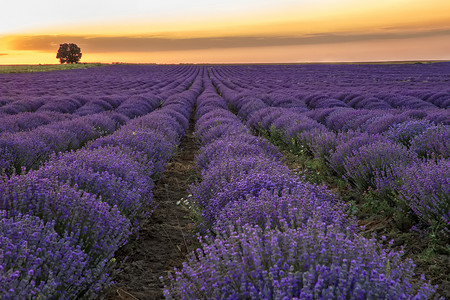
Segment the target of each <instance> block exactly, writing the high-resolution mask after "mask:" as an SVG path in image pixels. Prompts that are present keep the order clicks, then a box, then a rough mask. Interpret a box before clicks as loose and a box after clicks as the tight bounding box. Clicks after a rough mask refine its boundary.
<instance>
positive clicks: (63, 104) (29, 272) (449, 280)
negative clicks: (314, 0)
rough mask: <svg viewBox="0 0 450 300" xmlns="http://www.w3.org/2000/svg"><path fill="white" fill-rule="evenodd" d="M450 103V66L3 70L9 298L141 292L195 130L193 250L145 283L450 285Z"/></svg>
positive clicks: (0, 223) (2, 189)
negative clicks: (132, 259) (154, 238)
mask: <svg viewBox="0 0 450 300" xmlns="http://www.w3.org/2000/svg"><path fill="white" fill-rule="evenodd" d="M449 108H450V63H429V64H419V63H417V64H341V65H339V64H335V65H333V64H299V65H113V66H104V67H98V68H89V69H80V70H65V71H53V72H45V73H32V74H31V73H30V74H0V177H1V180H0V245H1V247H0V299H79V298H86V299H96V298H103V297H106V298H111V299H123V298H122V297H121V294H120V293H119V292H117V294H116V295H115V296H113V295H111V294H109V292H107V291H108V289H111V287H112V288H113V289H114V287H116V288H115V290H117V291H119V290H123V289H124V287H122V286H120V289H119V285H118V284H120V283H121V280H122V279H121V278H123V277H124V275H123V274H124V273H126V272H127V270H129V268H127V267H126V266H125V267H124V266H123V264H125V265H126V264H127V262H126V261H125V262H123V263H122V262H121V263H119V261H118V260H119V256H120V257H122V256H126V255H127V251H129V250H126V249H128V248H127V245H128V246H129V245H130V244H132V243H135V244H139V243H146V242H150V243H151V240H146V238H145V235H143V234H142V228H144V227H146V226H147V227H148V226H149V225H148V224H149V220H152V218H154V215H155V214H156V215H157V214H158V210H160V209H162V208H161V207H163V205H161V203H159V202H158V201H159V200H158V199H159V198H158V197H159V196H158V197H156V196H155V193H156V192H157V191H158V189H161V188H162V187H163V186H166V188H167V183H165V181H164V180H166V181H167V180H169V181H170V180H171V174H172V173H171V172H169V173H168V172H167V169H168V168H169V166H170V165H171V164H173V163H174V160H175V157H176V156H177V155H178V157H179V154H180V153H186V152H187V151H188V150H187V149H186V139H188V138H190V137H191V139H192V141H193V143H195V150H189V151H190V153H189V154H190V155H192V156H193V165H194V166H193V167H192V168H191V167H190V166H189V168H187V167H186V166H187V164H185V165H183V160H177V164H179V165H180V166H181V167H183V166H184V167H185V168H184V169H183V170H184V172H185V173H186V177H189V176H190V177H189V178H191V179H190V185H189V186H187V187H186V188H184V186H183V191H182V192H181V194H180V197H178V194H176V195H177V196H175V198H174V196H170V195H169V194H167V195H169V196H167V197H169V198H170V197H172V198H174V199H170V200H171V201H172V202H173V209H174V210H175V209H181V208H182V209H183V210H182V211H183V212H184V213H185V216H184V217H185V218H186V219H187V220H190V221H192V223H193V224H194V226H193V227H194V228H192V229H191V231H189V232H187V231H186V232H183V231H180V232H179V233H176V231H175V233H173V235H176V234H178V235H179V237H178V238H179V239H180V240H181V241H183V244H184V245H186V247H185V249H184V251H181V250H180V251H179V252H183V253H184V257H183V258H182V260H183V262H182V263H171V262H170V263H167V264H165V265H164V266H161V267H159V269H160V270H158V272H160V273H161V274H164V275H162V276H161V279H160V280H161V283H160V284H159V285H158V284H157V283H154V286H155V290H156V291H155V293H154V294H151V295H152V296H150V294H148V293H147V294H146V293H145V292H142V291H138V290H132V291H131V290H130V291H128V292H127V294H128V295H131V296H132V294H133V293H136V294H137V293H141V294H140V295H142V296H141V297H139V299H141V298H142V299H152V298H154V297H157V298H165V299H433V298H438V297H439V296H443V297H450V277H449V275H448V274H450V268H449V265H450V160H449V158H450V145H449V141H450V111H449ZM189 149H191V148H189ZM183 151H184V152H183ZM192 151H195V152H192ZM294 166H295V167H294ZM181 167H180V168H181ZM192 174H194V175H192ZM172 182H173V183H174V186H177V184H178V179H177V180H175V179H172ZM176 197H178V198H176ZM181 197H182V198H181ZM165 209H167V207H166V208H165ZM170 209H171V208H168V213H167V215H164V216H165V218H162V219H161V221H158V222H160V223H164V222H169V221H170V220H169V219H170V216H169V212H170ZM165 213H166V212H165ZM380 220H381V221H380ZM176 221H177V222H179V220H176ZM158 224H159V223H158ZM373 224H376V226H374V225H373ZM380 224H381V226H380ZM362 225H367V226H365V227H363V226H362ZM372 233H374V234H372ZM375 233H376V234H375ZM158 234H159V233H158ZM160 235H161V236H163V235H165V233H164V232H160ZM171 235H172V234H171ZM138 236H142V237H141V238H140V239H137V237H138ZM186 236H190V237H191V239H192V237H195V238H193V240H196V242H194V243H193V244H192V245H191V246H192V249H189V245H188V243H187V242H186ZM405 237H406V238H405ZM176 239H177V237H175V236H172V237H169V238H168V241H172V240H176ZM399 241H400V242H399ZM194 246H195V247H194ZM133 247H134V246H133ZM158 247H159V246H158ZM158 247H156V248H158ZM160 248H161V247H160ZM172 248H174V249H172ZM124 249H125V250H124ZM170 251H175V252H176V251H178V250H176V247H172V246H169V244H167V245H166V247H164V249H163V252H170ZM119 252H121V254H120V255H119V256H118V255H117V253H119ZM148 255H149V257H147V258H144V260H145V259H147V260H150V261H151V260H152V256H153V254H152V252H148ZM154 255H155V257H157V256H156V255H162V254H157V253H156V252H155V254H154ZM130 256H132V255H131V252H130ZM155 266H159V265H157V264H155ZM169 267H170V271H169V272H168V271H167V269H168V268H169ZM118 269H120V270H122V271H120V272H122V273H121V274H122V275H119V277H117V275H115V274H116V273H117V272H118ZM120 272H119V273H120ZM422 273H424V274H422ZM154 274H156V271H155V270H153V269H149V270H141V269H140V270H139V271H138V272H135V273H134V274H129V275H127V276H128V278H131V279H129V280H136V281H137V280H142V278H150V277H152V276H153V277H155V276H154ZM120 276H122V277H120ZM158 276H159V275H158ZM155 280H159V279H158V278H157V279H155ZM135 289H136V288H135ZM142 289H145V287H142ZM105 295H107V296H105ZM153 295H157V296H153Z"/></svg>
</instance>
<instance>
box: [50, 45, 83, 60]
mask: <svg viewBox="0 0 450 300" xmlns="http://www.w3.org/2000/svg"><path fill="white" fill-rule="evenodd" d="M81 55H82V53H81V49H80V47H78V46H77V45H76V44H74V43H69V44H68V43H64V44H60V45H59V49H58V54H57V55H56V58H59V61H60V62H61V63H62V64H64V63H67V64H73V63H76V64H77V63H78V62H79V61H80V59H81Z"/></svg>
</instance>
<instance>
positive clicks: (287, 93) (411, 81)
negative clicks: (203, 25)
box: [210, 63, 450, 109]
mask: <svg viewBox="0 0 450 300" xmlns="http://www.w3.org/2000/svg"><path fill="white" fill-rule="evenodd" d="M210 71H211V73H212V74H213V78H212V79H213V81H214V80H215V79H216V78H223V79H224V80H222V83H223V84H224V85H226V86H228V87H230V88H232V89H233V90H236V91H237V92H238V93H242V92H244V93H245V92H249V94H248V95H260V94H264V95H265V96H266V97H264V98H267V101H268V102H273V101H275V102H277V101H279V98H280V97H279V96H282V97H283V98H286V97H288V98H289V99H290V100H291V101H290V102H291V105H292V104H294V105H296V104H300V106H307V107H308V108H310V109H317V108H326V107H335V106H342V107H354V108H374V109H387V108H401V107H403V108H408V109H411V108H417V109H426V108H448V107H449V105H450V90H449V88H448V81H449V80H450V64H449V63H438V64H430V65H383V66H381V65H378V66H377V65H366V66H362V65H353V66H352V65H283V66H252V67H250V68H248V67H247V66H221V67H212V68H211V69H210ZM292 100H293V101H292ZM282 102H283V101H282ZM268 104H269V103H268Z"/></svg>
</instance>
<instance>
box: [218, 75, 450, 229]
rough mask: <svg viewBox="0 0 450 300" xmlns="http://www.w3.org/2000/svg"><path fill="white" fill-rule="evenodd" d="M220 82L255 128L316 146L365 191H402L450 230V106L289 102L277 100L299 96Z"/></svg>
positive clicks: (419, 211) (313, 149) (425, 216)
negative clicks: (322, 105)
mask: <svg viewBox="0 0 450 300" xmlns="http://www.w3.org/2000/svg"><path fill="white" fill-rule="evenodd" d="M267 80H268V81H269V79H267ZM213 81H214V82H215V84H216V86H217V88H218V90H219V91H220V92H221V93H222V94H223V95H224V97H225V99H226V100H227V103H228V104H229V105H231V106H232V107H233V108H234V109H235V110H236V111H237V114H238V116H239V117H241V118H242V119H243V120H245V121H246V123H247V125H248V126H249V127H251V128H253V129H255V130H257V131H259V132H261V133H263V134H270V135H271V136H272V138H274V137H278V138H279V139H280V140H281V141H283V142H284V143H286V144H293V145H296V147H298V149H300V150H301V151H306V152H310V153H311V154H312V155H314V156H315V158H317V159H319V160H320V161H322V162H323V163H324V164H325V165H326V166H327V167H328V169H329V172H330V173H331V174H334V175H336V176H339V177H343V178H345V179H346V180H347V181H348V182H349V183H350V184H351V185H353V186H354V187H356V188H357V189H358V190H359V191H360V192H365V191H367V190H368V189H371V190H375V191H376V192H377V193H378V194H379V195H380V196H382V197H385V198H386V197H392V195H395V197H396V198H398V199H400V201H401V202H403V203H404V204H405V205H406V207H409V209H411V210H412V211H413V212H414V213H415V214H416V215H417V216H418V217H420V218H421V219H422V221H423V222H425V223H427V224H429V225H432V227H434V228H435V229H438V230H444V234H445V235H446V234H448V233H450V205H449V203H450V201H449V198H448V197H449V195H450V181H449V178H450V161H449V157H450V145H449V144H448V141H449V140H450V123H449V122H450V113H449V112H448V109H432V110H426V109H424V110H416V109H410V110H408V109H402V110H395V109H388V110H386V109H383V110H380V109H372V110H368V109H354V108H347V107H332V108H326V109H313V110H309V109H307V108H306V107H303V108H299V107H295V108H289V107H286V106H285V105H280V106H278V105H277V103H289V101H290V102H294V101H291V100H292V97H291V96H289V95H287V94H285V95H284V96H283V95H281V94H279V93H271V91H270V90H269V89H266V90H263V89H262V88H261V89H260V90H259V91H258V92H259V94H258V93H254V92H255V91H253V90H251V89H250V88H249V90H248V91H245V90H244V88H242V87H240V86H238V85H235V86H234V88H235V89H232V88H231V87H230V86H232V85H231V84H230V83H229V82H228V83H227V84H225V83H224V82H227V79H226V78H217V77H215V80H214V79H213ZM238 91H239V92H238ZM252 93H254V94H252ZM268 99H269V100H268ZM274 99H275V100H274ZM283 99H284V100H283ZM271 101H272V102H271ZM283 101H284V102H283ZM270 102H271V103H272V105H270V104H269V103H270ZM429 116H434V118H431V119H430V118H428V117H429ZM417 170H421V173H420V176H419V175H418V174H417ZM422 172H423V173H422ZM390 201H392V200H390ZM445 232H446V233H445Z"/></svg>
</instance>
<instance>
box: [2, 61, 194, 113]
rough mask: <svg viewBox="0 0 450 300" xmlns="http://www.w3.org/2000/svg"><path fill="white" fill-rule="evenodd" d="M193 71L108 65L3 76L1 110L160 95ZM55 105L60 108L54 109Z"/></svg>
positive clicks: (185, 68) (62, 106) (176, 68)
mask: <svg viewBox="0 0 450 300" xmlns="http://www.w3.org/2000/svg"><path fill="white" fill-rule="evenodd" d="M193 72H195V68H193V67H184V66H183V67H180V66H171V67H167V66H109V67H102V68H90V69H87V70H67V71H55V72H46V73H39V74H37V73H33V74H1V75H0V83H1V84H0V108H2V109H3V108H5V106H7V105H9V104H13V103H18V104H19V105H18V106H17V109H18V110H19V111H23V110H26V111H29V110H30V109H32V108H34V109H38V108H42V109H45V110H52V111H53V110H56V111H59V109H60V108H61V109H64V105H66V104H64V102H63V101H60V100H63V99H65V100H70V99H78V101H76V103H74V104H72V106H71V107H70V109H72V110H73V109H75V110H76V109H77V108H79V107H80V106H79V105H83V104H85V103H87V102H89V101H95V100H101V99H102V98H104V97H105V98H109V97H116V96H117V97H119V99H120V98H121V97H120V96H125V97H124V98H128V97H130V96H133V95H138V94H142V93H147V92H149V91H151V92H154V93H158V91H160V90H163V89H166V87H167V86H168V84H169V85H170V83H174V82H175V86H176V85H179V84H180V83H182V82H183V79H184V78H185V77H186V76H189V74H191V73H193ZM173 87H174V86H172V87H170V86H169V87H168V88H169V89H170V88H173ZM43 101H44V103H43V104H42V102H43ZM78 102H80V103H78ZM29 103H34V105H32V106H30V104H29ZM36 103H37V104H36ZM49 103H51V104H49ZM55 103H57V104H58V105H56V106H55V105H54V104H55ZM61 103H63V104H62V105H61ZM77 103H78V104H77ZM20 104H23V105H24V107H22V106H20ZM36 105H37V106H38V107H36ZM46 105H48V108H47V109H46V108H45V106H46ZM74 105H75V107H74ZM43 106H44V107H43Z"/></svg>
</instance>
